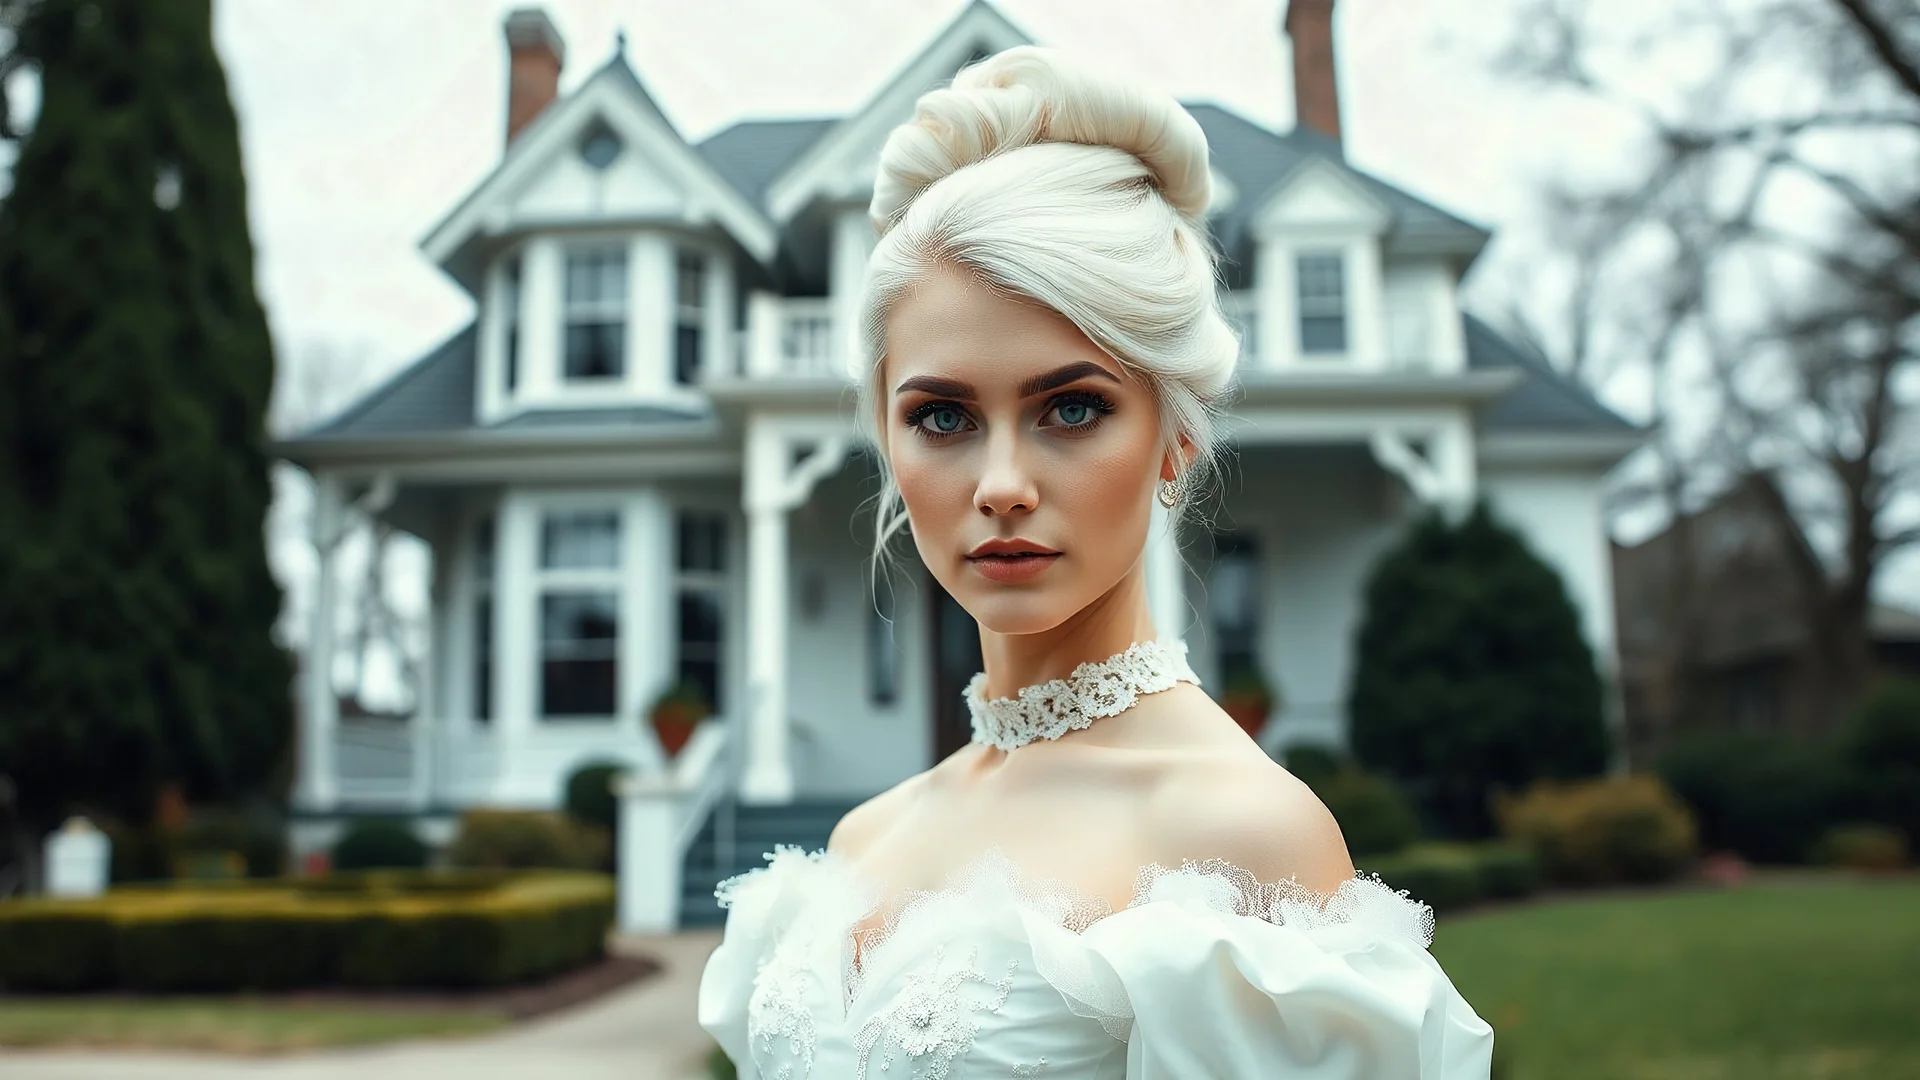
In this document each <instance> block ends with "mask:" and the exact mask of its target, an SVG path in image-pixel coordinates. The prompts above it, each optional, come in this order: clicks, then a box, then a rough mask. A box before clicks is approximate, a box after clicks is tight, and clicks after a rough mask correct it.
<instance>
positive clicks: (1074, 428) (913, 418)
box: [905, 390, 1113, 442]
mask: <svg viewBox="0 0 1920 1080" xmlns="http://www.w3.org/2000/svg"><path fill="white" fill-rule="evenodd" d="M1069 405H1084V406H1086V407H1087V408H1088V409H1090V410H1092V411H1093V416H1092V417H1091V418H1090V419H1088V420H1087V421H1086V422H1085V423H1083V424H1069V425H1064V426H1065V427H1066V429H1067V430H1068V431H1071V432H1073V433H1075V434H1084V433H1086V432H1089V431H1092V430H1093V429H1094V428H1097V427H1099V426H1100V422H1101V421H1102V420H1104V419H1105V418H1106V417H1108V416H1110V415H1112V414H1113V402H1111V401H1109V400H1107V398H1106V397H1105V396H1104V395H1102V394H1098V393H1095V392H1094V391H1092V390H1070V391H1068V392H1067V393H1064V394H1061V395H1060V396H1058V397H1056V398H1054V399H1053V400H1052V401H1049V402H1047V413H1051V412H1053V411H1054V410H1055V409H1059V408H1062V407H1065V406H1069ZM942 409H952V410H954V411H955V412H960V413H964V412H966V410H965V409H963V408H961V407H960V406H959V405H957V404H955V403H953V402H951V401H926V402H922V403H921V404H919V405H916V406H915V407H914V408H913V411H912V412H909V413H908V414H907V416H906V421H905V423H906V425H907V426H908V427H910V428H912V429H913V430H914V431H916V432H918V433H919V434H920V437H921V438H923V439H926V440H928V441H929V442H944V441H945V440H947V439H951V438H953V437H954V436H956V435H960V434H964V429H962V431H933V430H930V429H929V428H927V427H926V426H925V425H923V424H922V423H921V421H923V420H925V419H926V418H927V417H929V416H932V415H933V414H934V413H937V412H939V411H940V410H942ZM1041 415H1042V416H1043V417H1044V416H1045V415H1046V413H1042V414H1041Z"/></svg>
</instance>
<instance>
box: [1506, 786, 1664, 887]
mask: <svg viewBox="0 0 1920 1080" xmlns="http://www.w3.org/2000/svg"><path fill="white" fill-rule="evenodd" d="M1496 812H1497V813H1498V814H1499V816H1500V819H1501V822H1502V826H1503V828H1504V830H1505V832H1506V834H1507V835H1508V836H1509V837H1510V838H1512V839H1514V840H1516V841H1518V842H1520V843H1524V844H1526V845H1527V846H1528V847H1530V848H1531V849H1532V850H1533V851H1534V852H1535V854H1537V855H1538V856H1539V857H1540V864H1541V869H1542V870H1543V871H1544V872H1545V874H1546V875H1547V877H1548V878H1549V879H1551V880H1553V881H1558V882H1563V883H1566V884H1572V885H1599V884H1608V883H1612V882H1651V881H1666V880H1669V879H1671V878H1673V877H1675V876H1676V875H1678V874H1679V873H1680V872H1681V871H1682V870H1684V869H1685V868H1686V867H1687V865H1688V864H1689V863H1691V862H1692V860H1693V857H1694V855H1695V853H1696V849H1697V846H1698V832H1697V829H1696V826H1695V824H1694V820H1693V815H1692V814H1691V813H1690V812H1689V811H1688V809H1687V807H1686V805H1685V804H1684V803H1682V802H1681V801H1680V800H1679V799H1678V798H1676V797H1675V796H1674V794H1673V792H1672V791H1670V790H1668V789H1667V787H1666V785H1665V784H1662V783H1661V782H1660V781H1659V779H1658V778H1656V777H1652V776H1646V775H1629V776H1621V777H1609V778H1607V779H1604V780H1588V781H1581V782H1577V783H1571V784H1566V783H1558V782H1554V781H1547V782H1544V783H1541V784H1538V785H1536V786H1535V787H1534V788H1533V789H1531V790H1530V791H1528V792H1527V793H1526V794H1525V795H1522V796H1519V797H1517V798H1516V797H1506V798H1501V799H1499V800H1497V802H1496Z"/></svg>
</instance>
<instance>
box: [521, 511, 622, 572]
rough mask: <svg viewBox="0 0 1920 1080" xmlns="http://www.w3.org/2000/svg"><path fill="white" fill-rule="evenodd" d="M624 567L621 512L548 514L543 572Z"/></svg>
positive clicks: (543, 540) (543, 534)
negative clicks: (621, 562)
mask: <svg viewBox="0 0 1920 1080" xmlns="http://www.w3.org/2000/svg"><path fill="white" fill-rule="evenodd" d="M619 566H620V512H619V511H617V510H573V511H568V512H564V513H554V514H548V515H547V516H546V519H545V520H544V521H543V522H542V523H541V527H540V568H541V569H543V570H613V569H617V568H618V567H619Z"/></svg>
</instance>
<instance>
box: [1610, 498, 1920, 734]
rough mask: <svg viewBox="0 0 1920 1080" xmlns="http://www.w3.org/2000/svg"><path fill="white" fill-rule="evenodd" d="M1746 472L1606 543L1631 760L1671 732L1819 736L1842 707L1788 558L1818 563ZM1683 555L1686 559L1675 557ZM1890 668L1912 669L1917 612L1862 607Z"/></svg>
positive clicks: (1918, 634)
mask: <svg viewBox="0 0 1920 1080" xmlns="http://www.w3.org/2000/svg"><path fill="white" fill-rule="evenodd" d="M1767 483H1771V481H1769V480H1767V479H1765V478H1762V477H1752V478H1749V479H1748V480H1747V481H1746V482H1744V483H1743V484H1741V485H1739V486H1736V487H1734V488H1732V489H1731V490H1729V491H1728V492H1726V493H1725V494H1723V495H1721V496H1720V497H1719V498H1717V499H1715V500H1714V501H1713V502H1711V503H1709V504H1708V505H1706V506H1705V507H1702V508H1701V509H1699V510H1696V511H1694V512H1693V513H1691V514H1689V515H1687V517H1686V518H1685V520H1684V521H1683V522H1682V523H1680V524H1679V525H1674V526H1669V527H1668V528H1667V529H1666V530H1664V531H1662V532H1660V533H1659V534H1657V535H1655V536H1652V537H1649V538H1648V539H1646V540H1643V541H1641V542H1640V543H1638V544H1635V545H1633V546H1631V547H1626V546H1622V545H1618V544H1616V545H1614V548H1613V576H1614V601H1615V605H1616V616H1615V617H1616V619H1617V622H1618V625H1619V634H1620V645H1619V656H1620V674H1619V682H1620V693H1621V701H1622V712H1623V713H1624V723H1625V732H1626V737H1627V754H1628V759H1629V760H1630V761H1631V762H1632V763H1633V764H1634V765H1635V766H1637V767H1642V766H1652V765H1654V764H1655V763H1657V762H1658V760H1659V757H1660V755H1661V753H1662V752H1664V751H1665V750H1667V749H1668V748H1669V747H1671V746H1672V745H1673V743H1674V741H1675V740H1676V739H1680V738H1684V737H1685V736H1688V735H1693V734H1698V733H1703V732H1741V733H1746V734H1767V735H1789V736H1819V735H1823V734H1826V733H1829V732H1831V731H1833V730H1834V728H1835V726H1836V724H1838V723H1839V722H1840V721H1841V719H1842V716H1841V709H1840V708H1839V707H1837V706H1835V705H1834V704H1833V703H1832V702H1831V701H1830V700H1828V698H1827V696H1826V694H1825V692H1824V691H1823V690H1822V688H1821V685H1820V681H1819V679H1818V678H1817V677H1816V675H1817V667H1816V664H1817V661H1816V660H1815V659H1814V658H1813V657H1812V656H1811V655H1810V650H1809V644H1810V642H1809V639H1808V630H1807V626H1808V624H1807V618H1806V613H1805V607H1804V604H1803V601H1802V599H1801V595H1802V594H1801V591H1800V584H1799V581H1798V579H1797V577H1796V575H1795V573H1794V570H1793V564H1794V562H1795V561H1796V560H1811V561H1813V562H1816V563H1817V562H1818V561H1819V557H1818V556H1817V555H1815V554H1814V553H1813V552H1811V551H1809V550H1806V549H1805V548H1804V547H1803V548H1802V549H1801V550H1800V551H1798V552H1795V551H1793V550H1792V549H1791V548H1790V547H1789V545H1804V543H1805V541H1804V540H1803V539H1802V538H1801V537H1800V535H1799V534H1798V533H1794V534H1785V533H1783V532H1782V531H1781V530H1780V528H1779V527H1778V526H1777V525H1776V524H1775V522H1774V520H1773V518H1772V517H1771V516H1770V515H1769V513H1768V511H1767V510H1766V508H1765V505H1764V504H1763V500H1762V498H1761V496H1760V493H1759V491H1758V485H1762V484H1767ZM1683 556H1684V558H1683ZM1868 626H1869V631H1870V633H1871V634H1872V639H1873V653H1874V658H1875V660H1876V662H1877V663H1878V664H1879V666H1880V667H1881V668H1882V669H1884V670H1887V671H1895V672H1903V673H1906V674H1914V675H1920V615H1915V614H1914V613H1912V612H1908V611H1903V610H1901V609H1899V608H1895V607H1891V606H1888V605H1885V604H1875V605H1874V606H1873V607H1872V609H1871V610H1870V612H1869V614H1868Z"/></svg>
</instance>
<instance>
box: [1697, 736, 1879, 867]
mask: <svg viewBox="0 0 1920 1080" xmlns="http://www.w3.org/2000/svg"><path fill="white" fill-rule="evenodd" d="M1659 772H1660V777H1661V779H1663V780H1664V781H1666V783H1667V786H1669V787H1671V788H1672V789H1673V791H1674V792H1675V793H1676V794H1678V795H1679V796H1680V798H1681V799H1683V800H1685V801H1686V803H1687V805H1688V806H1689V807H1691V808H1692V809H1693V813H1694V815H1695V817H1696V819H1697V820H1698V822H1699V825H1700V838H1701V842H1702V843H1703V844H1704V845H1705V846H1706V847H1707V848H1708V849H1709V850H1714V851H1734V852H1738V853H1739V854H1740V855H1742V856H1743V857H1745V858H1746V859H1748V860H1749V861H1751V862H1759V863H1801V862H1806V861H1807V860H1808V858H1809V857H1810V856H1811V854H1812V848H1813V845H1814V842H1815V841H1817V840H1819V838H1820V835H1821V834H1822V833H1824V832H1825V831H1826V830H1827V827H1828V826H1830V825H1832V824H1834V823H1835V821H1836V820H1837V819H1838V818H1839V817H1840V808H1841V805H1842V800H1843V799H1844V798H1845V797H1846V780H1845V774H1844V772H1843V770H1842V768H1841V764H1840V761H1839V760H1838V759H1837V758H1836V756H1835V755H1834V754H1833V752H1832V751H1831V749H1830V748H1829V747H1827V746H1825V745H1822V744H1820V743H1815V742H1808V741H1804V740H1799V739H1787V738H1781V737H1777V736H1762V735H1743V734H1709V735H1699V736H1695V737H1693V738H1690V739H1687V740H1684V741H1682V742H1679V743H1677V744H1675V745H1674V747H1673V748H1672V749H1671V750H1669V751H1668V753H1667V754H1666V756H1665V757H1663V758H1662V759H1661V761H1660V766H1659Z"/></svg>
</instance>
